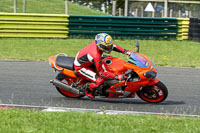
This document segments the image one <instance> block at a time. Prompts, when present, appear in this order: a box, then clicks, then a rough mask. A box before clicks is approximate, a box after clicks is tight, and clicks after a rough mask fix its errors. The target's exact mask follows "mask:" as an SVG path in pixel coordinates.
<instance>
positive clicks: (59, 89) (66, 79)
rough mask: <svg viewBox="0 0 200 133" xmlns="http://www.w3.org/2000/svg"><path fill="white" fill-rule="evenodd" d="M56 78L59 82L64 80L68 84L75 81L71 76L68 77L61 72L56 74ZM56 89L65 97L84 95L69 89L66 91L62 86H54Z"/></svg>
mask: <svg viewBox="0 0 200 133" xmlns="http://www.w3.org/2000/svg"><path fill="white" fill-rule="evenodd" d="M56 79H57V80H59V81H61V82H64V83H66V84H68V85H71V83H72V82H76V79H73V78H70V77H68V76H66V75H64V74H62V73H59V74H58V75H57V76H56ZM56 89H57V91H58V92H59V93H60V94H62V95H63V96H65V97H70V98H81V97H83V96H84V95H80V94H73V93H71V92H69V91H66V90H64V89H62V88H59V87H56Z"/></svg>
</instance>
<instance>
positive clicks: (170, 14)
mask: <svg viewBox="0 0 200 133" xmlns="http://www.w3.org/2000/svg"><path fill="white" fill-rule="evenodd" d="M172 13H173V9H170V10H169V17H170V18H172Z"/></svg>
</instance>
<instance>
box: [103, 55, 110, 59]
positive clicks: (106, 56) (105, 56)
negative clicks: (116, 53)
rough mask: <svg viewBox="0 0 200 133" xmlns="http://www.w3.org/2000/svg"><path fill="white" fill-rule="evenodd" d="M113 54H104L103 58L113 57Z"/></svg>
mask: <svg viewBox="0 0 200 133" xmlns="http://www.w3.org/2000/svg"><path fill="white" fill-rule="evenodd" d="M111 57H112V56H111V55H103V56H102V58H103V59H104V58H111Z"/></svg>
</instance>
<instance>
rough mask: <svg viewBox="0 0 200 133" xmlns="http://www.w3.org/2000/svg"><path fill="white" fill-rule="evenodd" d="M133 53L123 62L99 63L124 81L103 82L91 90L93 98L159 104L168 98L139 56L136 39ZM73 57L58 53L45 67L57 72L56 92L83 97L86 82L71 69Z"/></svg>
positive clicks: (152, 70)
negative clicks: (48, 65)
mask: <svg viewBox="0 0 200 133" xmlns="http://www.w3.org/2000/svg"><path fill="white" fill-rule="evenodd" d="M135 45H136V47H137V51H136V52H132V53H131V54H130V55H129V56H128V60H127V61H124V60H122V59H120V58H117V57H106V58H104V59H102V64H103V65H104V66H105V69H106V70H107V71H110V72H112V73H115V74H125V75H126V76H127V78H126V79H125V80H122V81H119V80H115V79H112V80H111V79H109V80H105V81H104V83H103V84H102V85H100V86H99V87H97V88H96V89H95V91H94V95H95V96H101V97H102V98H135V96H136V94H137V96H138V97H139V98H141V99H142V100H144V101H146V102H149V103H159V102H162V101H164V100H165V99H166V98H167V96H168V90H167V87H166V86H165V85H164V84H163V83H162V82H161V81H159V79H158V78H157V77H156V76H157V70H156V66H155V65H154V63H153V62H152V61H151V60H150V59H149V58H148V57H147V56H146V55H144V54H140V53H139V43H138V41H137V40H136V44H135ZM74 59H75V57H68V56H66V55H65V54H58V55H56V56H50V57H49V64H50V66H51V67H52V68H53V69H54V70H55V71H58V72H59V73H58V75H57V76H56V78H55V79H54V80H51V81H50V83H52V84H53V85H54V86H55V87H56V89H57V90H58V92H59V93H61V94H62V95H64V96H66V97H71V98H81V97H83V96H85V90H86V87H88V83H89V82H90V81H88V80H86V79H84V78H82V77H81V76H80V75H78V74H77V73H76V72H75V70H74Z"/></svg>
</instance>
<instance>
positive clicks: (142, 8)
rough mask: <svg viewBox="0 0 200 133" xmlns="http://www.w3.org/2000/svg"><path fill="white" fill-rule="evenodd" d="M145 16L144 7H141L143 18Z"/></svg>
mask: <svg viewBox="0 0 200 133" xmlns="http://www.w3.org/2000/svg"><path fill="white" fill-rule="evenodd" d="M143 16H144V7H143V6H141V17H143Z"/></svg>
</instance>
